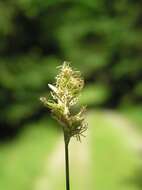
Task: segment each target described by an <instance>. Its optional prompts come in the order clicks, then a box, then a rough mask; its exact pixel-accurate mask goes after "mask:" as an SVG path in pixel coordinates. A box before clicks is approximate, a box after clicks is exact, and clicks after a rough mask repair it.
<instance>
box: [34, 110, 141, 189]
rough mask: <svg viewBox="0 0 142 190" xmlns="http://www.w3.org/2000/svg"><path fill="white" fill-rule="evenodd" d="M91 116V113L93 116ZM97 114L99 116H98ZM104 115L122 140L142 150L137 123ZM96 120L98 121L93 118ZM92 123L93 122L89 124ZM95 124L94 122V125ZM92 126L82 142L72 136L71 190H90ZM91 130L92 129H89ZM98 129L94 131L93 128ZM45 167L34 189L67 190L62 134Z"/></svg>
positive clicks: (137, 150) (70, 150) (108, 113)
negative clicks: (134, 124) (136, 128)
mask: <svg viewBox="0 0 142 190" xmlns="http://www.w3.org/2000/svg"><path fill="white" fill-rule="evenodd" d="M90 115H92V116H90ZM93 115H95V112H93V114H92V113H90V114H88V120H89V117H91V120H95V118H94V117H93ZM95 117H96V116H95ZM101 117H102V118H103V120H105V121H106V122H107V123H109V124H110V126H112V129H113V133H120V134H121V135H120V136H122V137H123V139H124V138H125V137H126V144H128V145H129V146H130V148H131V149H133V150H134V151H136V154H137V153H138V152H141V151H142V139H141V135H139V134H138V133H137V131H136V130H135V126H132V124H131V123H130V122H129V120H127V119H126V118H124V117H123V116H121V115H119V114H118V113H115V112H110V111H104V112H101ZM94 123H95V121H94ZM89 124H91V123H89ZM94 125H95V124H94ZM91 127H94V128H95V126H91V125H89V129H88V131H87V133H88V134H86V135H87V137H86V138H82V142H81V143H80V142H77V141H76V139H72V140H71V142H70V145H69V153H70V179H71V187H72V189H78V190H86V189H88V187H89V185H88V183H89V182H88V176H89V175H90V174H89V172H90V171H89V170H90V169H91V168H90V160H91V159H90V155H91V151H90V148H91V146H89V144H90V139H91V138H90V137H91V135H90V133H91V132H92V130H90V129H91ZM90 131H91V132H90ZM93 131H94V132H95V130H93ZM43 166H44V168H43V170H42V171H41V174H40V175H39V176H38V177H37V179H36V183H35V184H34V188H33V190H63V189H65V177H64V176H65V166H64V142H63V137H62V138H61V137H60V138H59V140H58V143H57V145H56V146H55V148H54V150H53V151H52V153H51V154H50V156H47V159H46V160H45V163H43Z"/></svg>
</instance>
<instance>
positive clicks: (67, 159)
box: [64, 133, 70, 190]
mask: <svg viewBox="0 0 142 190" xmlns="http://www.w3.org/2000/svg"><path fill="white" fill-rule="evenodd" d="M64 142H65V171H66V190H70V175H69V150H68V147H69V138H68V137H67V135H66V134H65V133H64Z"/></svg>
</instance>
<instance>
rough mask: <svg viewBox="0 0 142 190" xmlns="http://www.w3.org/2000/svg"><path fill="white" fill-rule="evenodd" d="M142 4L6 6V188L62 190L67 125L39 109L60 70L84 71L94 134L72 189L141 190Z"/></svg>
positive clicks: (74, 169)
mask: <svg viewBox="0 0 142 190" xmlns="http://www.w3.org/2000/svg"><path fill="white" fill-rule="evenodd" d="M141 7H142V2H141V1H140V0H135V1H134V0H119V1H116V0H114V1H110V0H87V1H86V0H82V1H80V0H78V1H74V0H68V1H65V0H15V1H12V0H5V1H0V189H2V190H63V189H65V181H64V146H63V137H62V131H61V127H60V126H59V124H58V123H57V122H55V121H54V120H53V119H52V118H51V117H50V113H49V112H48V111H47V110H46V109H45V108H44V107H43V106H42V105H41V104H40V102H39V97H40V96H44V95H47V94H48V93H49V90H48V83H52V82H53V81H54V78H55V76H56V74H57V69H56V67H57V66H58V65H60V64H62V62H63V61H65V60H66V61H70V62H71V65H72V66H73V67H74V68H77V69H78V70H80V71H81V72H82V75H83V77H84V78H85V83H86V85H85V88H84V90H83V92H82V95H81V97H80V105H84V104H85V105H87V107H88V111H87V115H86V119H87V121H88V132H87V133H86V138H83V139H82V143H79V142H76V141H72V142H71V144H70V156H71V158H70V161H71V186H72V189H75V190H86V189H90V190H142V107H141V105H142V101H141V100H142V81H141V73H142V63H141V51H142V37H141V32H142V12H141Z"/></svg>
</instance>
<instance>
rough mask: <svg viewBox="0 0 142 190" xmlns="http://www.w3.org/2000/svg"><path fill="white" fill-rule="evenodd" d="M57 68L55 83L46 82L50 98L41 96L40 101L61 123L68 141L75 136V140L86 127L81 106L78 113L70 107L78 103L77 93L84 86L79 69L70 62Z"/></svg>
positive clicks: (83, 110)
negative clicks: (73, 67) (75, 68)
mask: <svg viewBox="0 0 142 190" xmlns="http://www.w3.org/2000/svg"><path fill="white" fill-rule="evenodd" d="M58 68H59V74H58V75H57V76H56V78H55V80H56V82H55V85H52V84H48V86H49V88H50V89H51V98H50V99H49V98H46V97H41V98H40V100H41V101H42V103H43V104H44V105H45V106H46V107H48V108H49V109H50V110H51V113H52V115H53V116H54V117H55V118H56V119H57V120H58V121H59V122H60V123H61V124H62V126H63V131H64V134H65V135H66V137H67V138H68V141H69V140H70V138H71V137H73V136H75V137H76V138H77V140H80V137H81V136H82V135H83V132H84V131H85V130H86V129H87V123H86V122H85V118H84V112H85V110H86V109H85V107H82V108H81V109H80V111H79V112H78V113H76V114H75V113H72V111H71V110H72V107H73V106H75V105H76V104H77V103H78V97H79V94H80V92H81V90H82V88H83V87H84V80H83V79H82V77H81V73H80V72H79V71H75V70H73V69H72V68H71V67H70V64H69V63H67V62H64V63H63V65H62V66H60V67H58Z"/></svg>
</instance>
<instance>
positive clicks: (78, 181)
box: [34, 132, 89, 190]
mask: <svg viewBox="0 0 142 190" xmlns="http://www.w3.org/2000/svg"><path fill="white" fill-rule="evenodd" d="M87 133H88V132H87ZM86 135H87V134H86ZM69 154H70V180H71V181H73V183H72V184H71V186H72V188H73V189H76V188H77V187H78V189H82V190H86V189H87V183H86V178H87V175H88V174H87V171H88V172H89V170H88V167H89V166H88V165H89V139H88V138H83V139H82V142H81V143H80V142H77V141H76V139H74V138H73V139H71V142H70V144H69ZM43 165H44V168H43V171H42V172H41V175H40V176H39V177H38V178H37V180H36V183H35V185H34V190H60V189H65V178H64V177H63V176H64V175H65V165H64V142H63V138H60V139H59V140H58V143H57V145H56V147H55V148H54V150H53V152H52V153H51V155H50V156H48V157H47V160H46V161H45V163H44V164H43ZM72 174H73V175H72ZM75 174H76V175H75ZM74 184H75V187H76V188H75V187H73V186H74Z"/></svg>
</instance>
